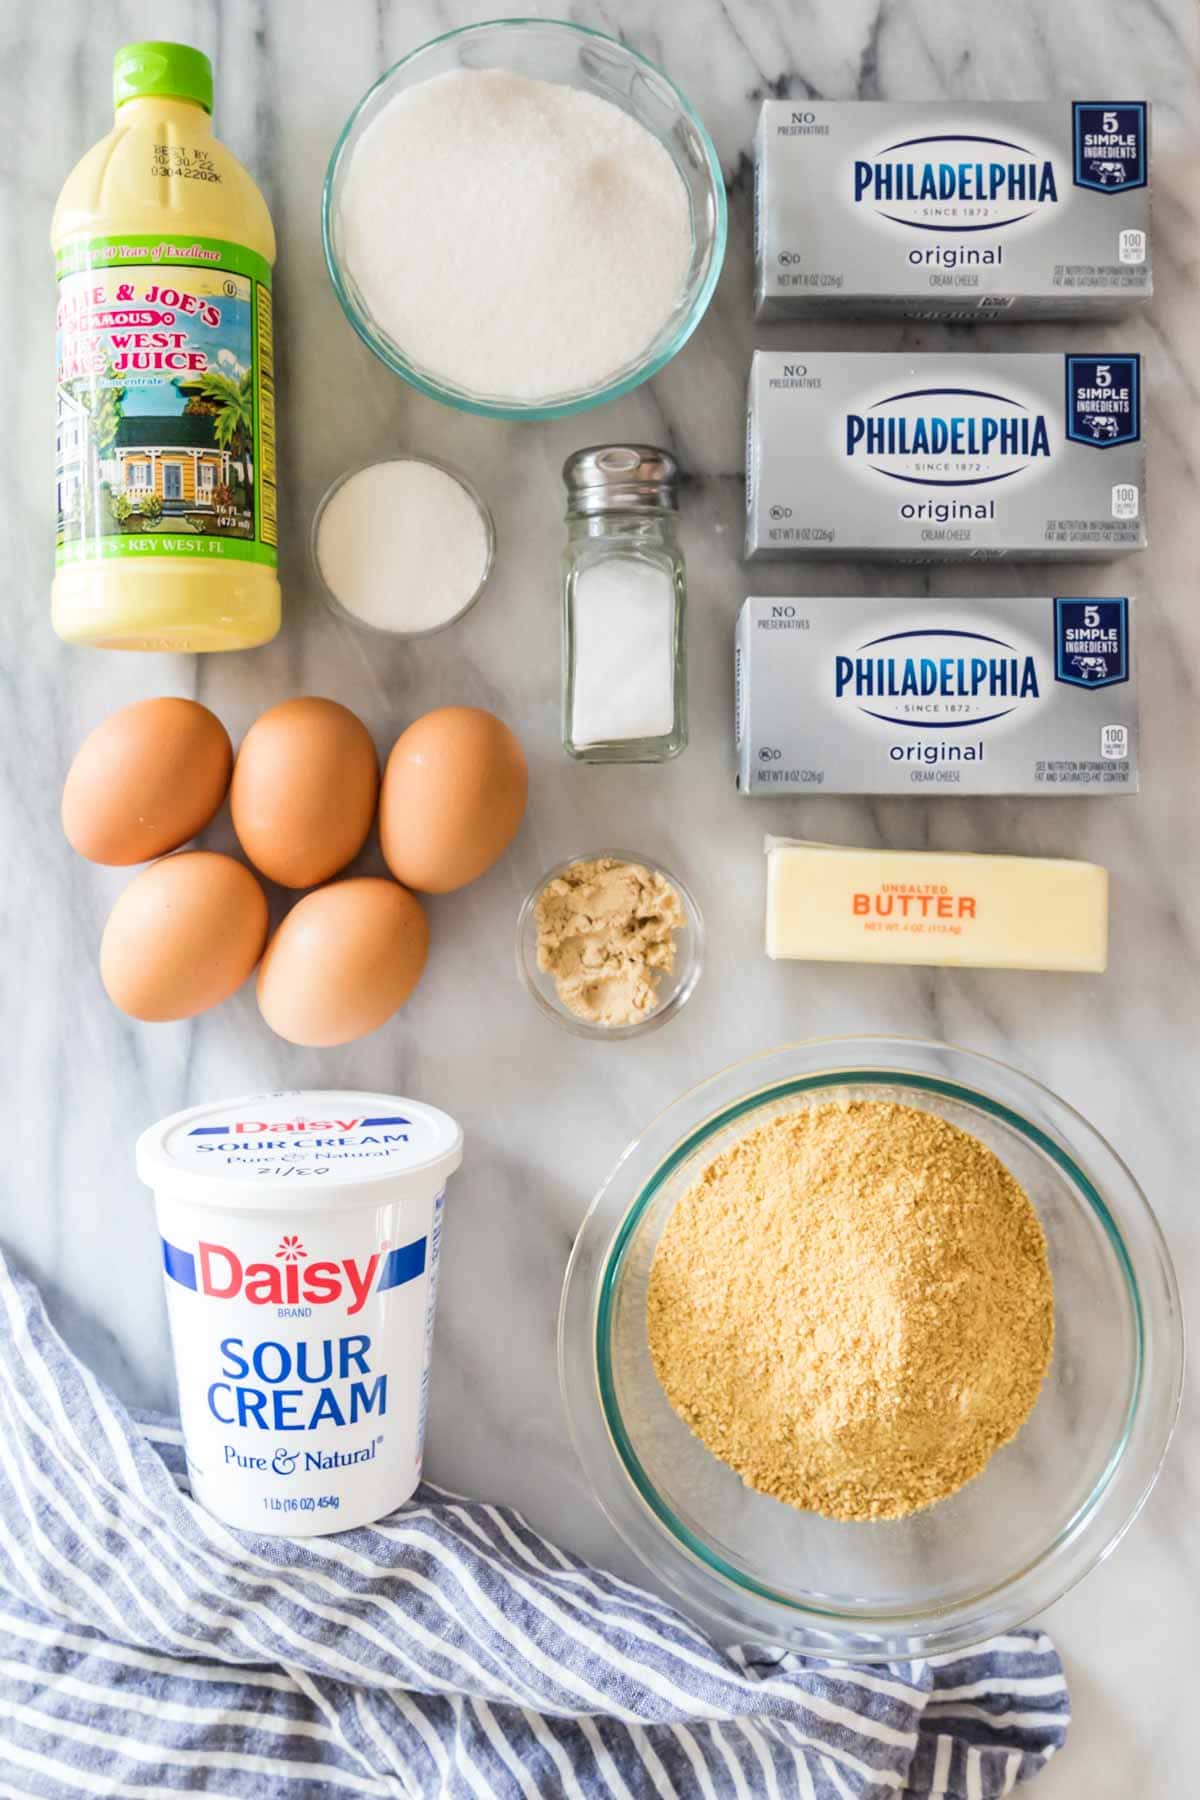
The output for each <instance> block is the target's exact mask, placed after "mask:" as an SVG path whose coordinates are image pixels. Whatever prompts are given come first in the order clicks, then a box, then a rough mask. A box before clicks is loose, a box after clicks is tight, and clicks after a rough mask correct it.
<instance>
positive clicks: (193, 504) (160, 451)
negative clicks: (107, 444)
mask: <svg viewBox="0 0 1200 1800" xmlns="http://www.w3.org/2000/svg"><path fill="white" fill-rule="evenodd" d="M104 475H105V477H106V479H107V480H109V481H110V482H111V483H112V486H113V489H114V491H115V490H117V489H119V490H120V491H121V492H122V493H124V494H125V495H126V496H127V497H128V499H129V500H131V501H132V502H133V504H134V505H135V506H137V505H138V503H139V502H140V501H142V500H145V499H146V498H147V497H148V496H149V495H151V494H155V495H157V496H158V498H159V499H160V500H161V501H162V506H163V512H164V513H182V512H207V511H211V510H212V509H213V507H214V506H215V498H214V496H215V494H216V491H217V488H218V487H221V486H226V487H227V486H228V485H229V482H230V479H231V478H232V479H233V480H236V481H241V480H243V479H244V475H243V471H242V468H241V465H240V464H235V463H234V459H233V457H232V455H231V453H230V452H229V451H228V450H222V449H221V447H220V446H219V444H218V443H217V439H216V433H215V431H214V429H213V421H212V418H211V416H210V415H209V414H207V413H169V414H164V415H162V416H161V417H156V416H154V415H152V414H145V413H144V414H139V415H136V416H133V417H127V418H124V419H122V420H121V421H120V423H119V424H118V426H117V430H116V436H115V439H114V442H113V448H112V458H111V467H109V466H106V467H105V469H104Z"/></svg>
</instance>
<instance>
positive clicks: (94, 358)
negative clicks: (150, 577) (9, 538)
mask: <svg viewBox="0 0 1200 1800" xmlns="http://www.w3.org/2000/svg"><path fill="white" fill-rule="evenodd" d="M273 350H274V346H273V339H272V331H271V270H270V265H269V264H268V263H267V262H266V261H265V260H264V259H263V258H262V257H261V256H258V255H256V254H255V253H254V252H253V251H251V250H248V249H245V248H244V247H242V246H240V245H237V244H230V243H225V242H223V241H222V240H220V239H215V238H197V237H186V236H183V237H171V236H166V237H149V236H136V235H134V236H128V237H97V238H89V239H85V240H82V241H77V242H74V243H71V244H68V245H65V246H64V247H63V249H62V250H60V252H59V254H58V318H57V351H56V360H57V383H58V393H57V410H56V456H55V465H56V478H57V488H58V492H57V527H58V529H57V540H56V562H57V563H58V564H59V565H60V566H61V565H63V564H65V563H72V562H79V561H90V560H91V559H93V558H97V557H113V556H117V557H126V556H130V557H141V558H145V557H147V556H151V557H159V556H162V557H177V556H190V557H197V556H201V557H214V558H225V559H228V558H233V559H235V560H238V561H243V562H258V563H267V564H270V565H272V566H274V564H275V561H276V541H277V539H276V486H275V379H274V356H273Z"/></svg>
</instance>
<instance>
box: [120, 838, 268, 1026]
mask: <svg viewBox="0 0 1200 1800" xmlns="http://www.w3.org/2000/svg"><path fill="white" fill-rule="evenodd" d="M268 924H269V920H268V916H267V897H266V895H265V894H264V893H263V891H262V888H261V887H260V886H259V884H258V882H257V881H256V879H255V878H254V876H253V875H252V874H251V873H250V870H249V869H248V868H246V866H245V865H244V863H240V862H235V861H234V859H233V857H232V856H218V855H217V854H216V852H215V851H212V850H185V851H184V852H183V854H182V855H180V856H166V857H164V858H163V860H162V861H161V862H156V863H152V864H151V866H150V868H148V869H143V870H142V872H141V874H140V875H135V876H134V878H133V880H132V881H131V882H130V884H129V886H128V887H127V888H126V889H125V892H124V893H123V894H122V895H121V896H120V898H119V899H118V901H117V903H116V905H115V906H114V907H113V909H112V911H111V912H110V913H109V915H108V923H107V925H106V926H105V927H104V936H103V938H102V940H101V943H100V977H101V980H102V981H103V982H104V985H105V987H106V988H107V990H108V997H109V999H110V1000H111V1001H112V1002H113V1004H114V1006H119V1007H120V1009H121V1011H122V1012H126V1013H129V1015H130V1016H131V1017H132V1018H134V1019H148V1020H158V1019H190V1018H191V1017H192V1015H193V1014H194V1013H201V1012H205V1011H207V1009H208V1008H209V1007H210V1006H216V1005H218V1004H219V1002H220V1001H222V1000H226V999H228V997H229V995H230V994H233V993H236V992H237V990H238V988H240V987H241V985H242V983H243V981H245V980H246V979H247V977H248V976H249V975H250V974H251V973H252V971H253V969H254V965H255V963H256V962H257V961H258V959H259V957H260V956H261V955H262V952H263V945H264V944H265V943H266V941H267V927H268Z"/></svg>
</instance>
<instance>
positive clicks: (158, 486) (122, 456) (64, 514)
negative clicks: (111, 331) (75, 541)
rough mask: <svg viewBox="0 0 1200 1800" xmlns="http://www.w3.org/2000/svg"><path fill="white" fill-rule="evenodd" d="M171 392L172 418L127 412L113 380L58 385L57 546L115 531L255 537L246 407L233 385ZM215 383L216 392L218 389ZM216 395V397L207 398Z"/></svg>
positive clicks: (243, 393) (209, 381)
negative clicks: (166, 526)
mask: <svg viewBox="0 0 1200 1800" xmlns="http://www.w3.org/2000/svg"><path fill="white" fill-rule="evenodd" d="M205 380H206V385H205V386H201V384H200V383H199V382H192V381H189V382H187V383H184V382H176V383H174V384H173V385H174V387H175V390H176V392H177V394H178V396H179V398H180V400H181V401H182V402H183V405H182V407H181V410H179V411H177V412H154V413H142V412H128V411H126V410H125V405H126V392H125V389H124V388H123V387H121V386H119V385H118V384H117V383H116V382H114V381H111V380H109V381H104V382H96V381H91V380H89V381H88V382H86V383H79V384H77V383H66V384H62V383H60V385H59V388H58V407H57V415H56V427H55V474H56V483H57V500H58V532H59V538H60V541H62V540H63V539H65V538H67V537H80V536H84V537H86V536H88V535H90V534H91V533H93V532H99V533H101V534H106V533H111V532H113V531H116V532H121V531H126V530H131V531H134V532H137V531H140V530H145V529H146V528H147V527H149V528H150V529H153V528H154V526H155V525H156V524H157V522H158V521H160V520H163V519H171V520H173V521H176V524H175V526H174V529H176V530H177V531H178V530H181V529H185V530H190V531H195V532H209V531H214V532H217V533H220V534H221V535H224V536H237V537H252V536H253V533H254V514H253V507H254V497H253V493H254V490H253V483H254V463H253V436H252V431H253V426H252V410H251V409H252V399H251V394H250V390H249V386H248V382H247V380H246V378H245V375H244V373H243V376H242V377H241V378H240V379H239V380H238V381H237V382H236V383H235V382H234V381H232V380H231V379H228V378H226V377H223V376H219V375H216V376H210V377H206V378H205ZM218 383H219V384H220V385H219V386H218ZM214 387H215V388H216V389H217V391H216V392H212V391H209V390H210V389H211V388H214Z"/></svg>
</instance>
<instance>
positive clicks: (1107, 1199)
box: [559, 1038, 1183, 1662]
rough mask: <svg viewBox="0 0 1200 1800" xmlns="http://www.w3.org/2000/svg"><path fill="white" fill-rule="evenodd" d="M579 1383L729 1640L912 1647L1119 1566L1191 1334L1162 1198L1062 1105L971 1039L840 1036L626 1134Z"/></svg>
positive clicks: (598, 1224)
mask: <svg viewBox="0 0 1200 1800" xmlns="http://www.w3.org/2000/svg"><path fill="white" fill-rule="evenodd" d="M559 1367H560V1374H561V1379H562V1387H563V1394H564V1398H565V1401H566V1406H567V1412H568V1416H569V1420H570V1424H571V1430H572V1435H573V1437H574V1440H575V1446H576V1449H577V1451H578V1453H579V1456H580V1459H581V1461H582V1463H583V1466H584V1470H585V1473H586V1475H587V1478H588V1480H589V1482H590V1484H591V1487H592V1489H593V1492H594V1493H595V1495H596V1497H597V1499H598V1500H599V1502H600V1504H601V1505H602V1506H603V1508H604V1510H605V1511H606V1513H607V1514H608V1517H609V1519H610V1521H611V1522H612V1524H613V1525H614V1526H615V1527H616V1529H617V1531H618V1532H619V1533H620V1534H621V1536H622V1537H623V1538H624V1539H625V1541H626V1542H627V1543H628V1544H629V1546H630V1547H631V1548H632V1549H633V1550H634V1551H635V1552H636V1553H637V1555H638V1556H640V1557H641V1559H642V1560H643V1561H644V1562H645V1563H646V1565H647V1566H648V1567H649V1568H650V1569H651V1570H652V1571H653V1573H654V1574H655V1575H656V1576H657V1577H658V1578H659V1580H660V1581H661V1582H663V1583H665V1584H666V1585H667V1586H668V1587H670V1588H671V1589H673V1590H674V1592H675V1593H676V1594H677V1596H678V1597H679V1599H680V1601H681V1603H682V1604H683V1606H684V1607H685V1609H686V1610H688V1611H690V1612H692V1613H693V1614H694V1615H696V1616H697V1617H698V1618H699V1619H700V1620H701V1621H702V1622H704V1623H706V1624H708V1625H709V1626H710V1627H714V1626H715V1628H716V1629H715V1633H714V1634H715V1635H717V1636H719V1639H720V1641H722V1642H728V1641H731V1640H732V1641H737V1642H748V1641H755V1640H757V1641H764V1640H765V1641H767V1642H769V1643H775V1644H783V1645H786V1646H787V1647H789V1648H791V1649H794V1650H797V1651H802V1652H811V1653H816V1654H822V1655H825V1656H833V1657H841V1658H844V1659H847V1660H851V1661H864V1662H883V1661H893V1660H903V1659H907V1658H910V1657H917V1656H927V1655H931V1654H934V1653H937V1652H942V1651H946V1652H950V1651H956V1650H960V1649H962V1648H963V1647H965V1646H968V1645H971V1644H976V1643H980V1642H982V1641H983V1640H984V1639H986V1638H989V1637H992V1636H994V1635H996V1634H998V1633H1003V1632H1005V1631H1008V1630H1011V1629H1012V1628H1013V1627H1014V1626H1015V1625H1017V1624H1019V1623H1020V1622H1022V1621H1023V1620H1025V1619H1028V1618H1031V1617H1032V1616H1033V1615H1034V1614H1035V1613H1038V1612H1041V1611H1042V1610H1043V1609H1044V1608H1045V1607H1047V1606H1049V1605H1050V1604H1051V1603H1052V1602H1053V1601H1055V1600H1057V1599H1058V1598H1059V1597H1060V1596H1061V1595H1062V1594H1064V1593H1065V1592H1066V1591H1067V1589H1068V1588H1070V1587H1072V1586H1073V1585H1074V1583H1075V1582H1076V1581H1078V1580H1080V1579H1081V1578H1082V1577H1083V1576H1084V1575H1085V1574H1087V1573H1088V1571H1089V1570H1090V1569H1092V1568H1094V1567H1095V1566H1096V1564H1097V1563H1099V1562H1100V1561H1101V1560H1102V1559H1103V1558H1104V1557H1105V1556H1106V1555H1107V1553H1108V1552H1109V1551H1110V1550H1111V1549H1112V1548H1113V1546H1114V1545H1115V1544H1116V1542H1117V1540H1118V1539H1119V1538H1120V1537H1121V1535H1122V1533H1123V1532H1124V1531H1125V1529H1126V1528H1127V1527H1128V1526H1129V1524H1130V1523H1131V1522H1132V1520H1133V1519H1134V1517H1135V1516H1136V1514H1137V1513H1138V1511H1139V1509H1140V1508H1141V1506H1142V1504H1143V1502H1144V1500H1145V1499H1146V1496H1147V1494H1148V1493H1149V1491H1150V1488H1151V1487H1152V1485H1153V1483H1154V1480H1155V1477H1156V1475H1157V1473H1158V1470H1159V1467H1160V1465H1161V1462H1162V1459H1163V1456H1164V1454H1165V1452H1166V1448H1167V1443H1168V1440H1169V1438H1170V1434H1171V1430H1172V1426H1173V1424H1174V1421H1175V1417H1176V1413H1177V1411H1178V1405H1179V1396H1180V1388H1181V1383H1182V1374H1183V1330H1182V1322H1181V1315H1180V1305H1179V1293H1178V1289H1177V1286H1176V1282H1175V1277H1174V1274H1173V1271H1172V1267H1171V1260H1170V1256H1169V1253H1168V1251H1167V1248H1166V1245H1165V1243H1164V1241H1163V1237H1162V1234H1161V1232H1160V1231H1159V1229H1158V1226H1157V1224H1156V1222H1155V1219H1154V1215H1153V1213H1152V1212H1151V1210H1150V1207H1149V1205H1148V1204H1147V1201H1146V1199H1145V1197H1144V1195H1143V1194H1142V1193H1141V1191H1140V1189H1139V1188H1138V1186H1137V1183H1136V1182H1135V1181H1134V1179H1133V1177H1132V1175H1131V1174H1130V1172H1129V1170H1128V1169H1126V1167H1125V1166H1124V1164H1123V1163H1122V1162H1121V1160H1120V1159H1119V1157H1118V1156H1117V1155H1116V1154H1115V1153H1114V1151H1113V1150H1112V1149H1111V1148H1110V1147H1109V1146H1108V1145H1107V1144H1106V1143H1105V1141H1104V1139H1103V1138H1102V1137H1101V1136H1100V1134H1099V1132H1097V1131H1096V1130H1095V1129H1094V1127H1092V1126H1091V1125H1089V1124H1088V1123H1087V1121H1086V1120H1085V1119H1083V1118H1081V1117H1080V1116H1079V1114H1078V1113H1076V1112H1075V1111H1073V1109H1072V1108H1071V1107H1069V1106H1067V1105H1066V1104H1065V1102H1063V1101H1062V1100H1059V1099H1058V1098H1056V1096H1055V1095H1053V1094H1051V1093H1050V1092H1049V1091H1048V1090H1047V1089H1046V1088H1043V1087H1042V1086H1040V1085H1039V1084H1038V1083H1037V1082H1035V1081H1033V1080H1031V1079H1030V1078H1029V1077H1028V1076H1026V1075H1023V1074H1021V1073H1019V1072H1018V1071H1017V1070H1015V1069H1011V1068H1008V1067H1006V1066H1005V1065H1004V1064H1002V1063H998V1062H995V1061H993V1060H992V1059H991V1058H989V1057H985V1056H979V1055H975V1054H973V1053H971V1052H968V1051H964V1050H957V1049H953V1048H951V1047H950V1046H948V1045H945V1044H933V1043H926V1042H923V1041H921V1040H919V1039H912V1038H861V1039H849V1038H847V1039H828V1040H825V1041H823V1042H810V1043H803V1044H795V1045H791V1046H788V1047H786V1048H784V1049H781V1050H775V1051H771V1052H770V1053H769V1054H767V1055H765V1056H760V1057H756V1058H753V1059H751V1060H750V1061H748V1062H744V1063H741V1064H739V1065H737V1066H735V1067H734V1068H731V1069H727V1070H725V1071H724V1072H723V1073H722V1074H719V1075H716V1076H713V1077H712V1078H711V1079H710V1080H708V1081H706V1082H704V1083H702V1084H701V1085H700V1086H699V1087H697V1088H694V1089H693V1090H692V1091H691V1092H690V1093H688V1094H685V1095H684V1096H683V1097H682V1098H681V1099H680V1100H677V1101H676V1102H675V1103H674V1104H673V1105H672V1106H670V1107H668V1108H667V1110H666V1111H665V1112H664V1113H662V1114H660V1115H659V1117H658V1118H657V1119H656V1120H655V1121H654V1122H653V1123H652V1124H651V1125H649V1126H648V1127H647V1129H646V1130H645V1131H644V1132H643V1133H642V1135H641V1136H640V1137H639V1138H637V1139H636V1140H635V1141H634V1143H633V1144H631V1145H630V1146H629V1148H628V1149H627V1150H626V1152H625V1153H624V1155H623V1156H622V1158H621V1159H620V1161H619V1162H618V1163H617V1165H616V1167H615V1168H614V1170H613V1172H612V1174H611V1176H610V1177H609V1179H608V1181H607V1182H606V1184H605V1186H604V1187H603V1188H602V1189H601V1191H600V1193H599V1195H598V1196H597V1198H596V1201H595V1203H594V1205H593V1207H592V1209H591V1211H590V1212H589V1214H588V1216H587V1218H586V1219H585V1221H584V1223H583V1226H582V1227H581V1230H580V1233H579V1237H578V1240H577V1242H576V1246H575V1250H574V1253H573V1255H572V1258H571V1263H570V1267H569V1269H568V1272H567V1278H566V1283H565V1286H564V1290H563V1301H562V1309H561V1312H560V1316H559Z"/></svg>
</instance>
